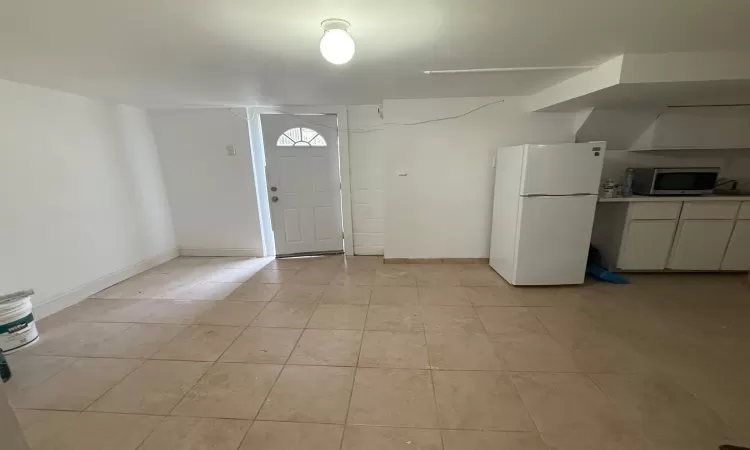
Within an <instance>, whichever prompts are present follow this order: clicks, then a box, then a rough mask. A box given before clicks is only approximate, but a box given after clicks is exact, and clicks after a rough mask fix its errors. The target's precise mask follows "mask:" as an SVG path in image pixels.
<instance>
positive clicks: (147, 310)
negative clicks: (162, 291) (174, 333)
mask: <svg viewBox="0 0 750 450" xmlns="http://www.w3.org/2000/svg"><path fill="white" fill-rule="evenodd" d="M216 304H217V302H216V301H208V300H200V301H197V300H196V301H190V300H141V301H140V302H139V303H138V304H137V305H135V306H134V309H136V310H137V313H138V314H139V316H138V317H137V318H135V319H134V320H132V321H133V322H140V323H164V324H191V323H193V322H195V320H196V319H197V318H198V317H200V316H201V315H202V314H204V313H205V312H206V311H208V310H210V309H211V308H213V307H214V306H215V305H216ZM124 314H125V313H124ZM134 314H135V313H134ZM124 318H127V314H125V317H124Z"/></svg>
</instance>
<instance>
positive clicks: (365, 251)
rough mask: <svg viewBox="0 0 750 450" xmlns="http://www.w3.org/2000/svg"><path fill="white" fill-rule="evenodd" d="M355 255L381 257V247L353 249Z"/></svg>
mask: <svg viewBox="0 0 750 450" xmlns="http://www.w3.org/2000/svg"><path fill="white" fill-rule="evenodd" d="M354 254H355V255H381V256H382V255H383V247H354Z"/></svg>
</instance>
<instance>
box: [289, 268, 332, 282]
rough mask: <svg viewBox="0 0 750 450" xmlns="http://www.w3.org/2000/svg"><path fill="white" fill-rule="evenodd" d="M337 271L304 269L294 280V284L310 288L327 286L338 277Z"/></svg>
mask: <svg viewBox="0 0 750 450" xmlns="http://www.w3.org/2000/svg"><path fill="white" fill-rule="evenodd" d="M336 272H337V270H336V269H333V268H331V269H329V268H323V269H320V268H309V269H302V270H300V271H299V272H297V273H296V274H295V275H294V278H292V280H291V283H292V284H302V285H310V286H325V285H327V284H329V283H330V282H331V281H332V280H333V277H334V276H335V275H336Z"/></svg>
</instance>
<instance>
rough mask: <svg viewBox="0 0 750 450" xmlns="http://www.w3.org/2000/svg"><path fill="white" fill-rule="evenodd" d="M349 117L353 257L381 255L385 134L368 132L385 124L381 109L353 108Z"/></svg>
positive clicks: (383, 240)
mask: <svg viewBox="0 0 750 450" xmlns="http://www.w3.org/2000/svg"><path fill="white" fill-rule="evenodd" d="M348 116H349V130H350V131H349V171H350V173H351V190H352V229H353V232H354V253H355V254H357V255H382V254H383V248H384V242H385V161H386V158H385V155H386V148H387V147H386V132H385V131H365V130H369V129H370V128H372V127H374V126H377V125H379V124H381V123H382V119H381V118H380V115H379V114H378V105H359V106H350V107H349V114H348Z"/></svg>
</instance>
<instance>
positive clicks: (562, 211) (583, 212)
mask: <svg viewBox="0 0 750 450" xmlns="http://www.w3.org/2000/svg"><path fill="white" fill-rule="evenodd" d="M596 202H597V196H596V195H587V196H574V197H522V198H521V201H520V205H519V219H518V230H519V232H518V237H517V241H516V254H515V276H514V277H513V279H512V280H508V281H509V282H510V283H511V284H515V285H556V284H581V283H583V279H584V276H585V273H586V260H587V259H588V251H589V243H590V242H591V229H592V228H593V224H594V212H595V210H596Z"/></svg>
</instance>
